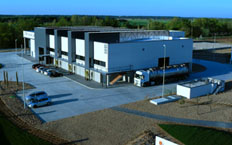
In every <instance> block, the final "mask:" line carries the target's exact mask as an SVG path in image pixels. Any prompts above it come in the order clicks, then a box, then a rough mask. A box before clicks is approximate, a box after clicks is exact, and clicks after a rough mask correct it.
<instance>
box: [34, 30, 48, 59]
mask: <svg viewBox="0 0 232 145" xmlns="http://www.w3.org/2000/svg"><path fill="white" fill-rule="evenodd" d="M39 47H41V48H44V49H45V50H44V51H45V52H46V47H47V36H46V28H42V27H37V28H35V59H36V60H39Z"/></svg>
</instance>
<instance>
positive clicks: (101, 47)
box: [94, 42, 108, 66]
mask: <svg viewBox="0 0 232 145" xmlns="http://www.w3.org/2000/svg"><path fill="white" fill-rule="evenodd" d="M94 59H96V60H100V61H104V62H107V61H108V44H107V43H101V42H94ZM106 66H107V65H106Z"/></svg>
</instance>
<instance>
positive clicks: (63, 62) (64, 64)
mask: <svg viewBox="0 0 232 145" xmlns="http://www.w3.org/2000/svg"><path fill="white" fill-rule="evenodd" d="M60 67H61V68H63V69H65V70H67V71H68V62H65V61H61V65H60Z"/></svg>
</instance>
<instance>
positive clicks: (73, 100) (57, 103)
mask: <svg viewBox="0 0 232 145" xmlns="http://www.w3.org/2000/svg"><path fill="white" fill-rule="evenodd" d="M75 101H78V99H69V100H59V101H54V102H52V105H59V104H65V103H69V102H75Z"/></svg>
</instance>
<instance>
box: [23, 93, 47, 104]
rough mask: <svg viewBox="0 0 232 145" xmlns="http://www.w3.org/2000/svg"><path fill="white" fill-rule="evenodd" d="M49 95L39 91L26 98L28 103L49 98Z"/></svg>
mask: <svg viewBox="0 0 232 145" xmlns="http://www.w3.org/2000/svg"><path fill="white" fill-rule="evenodd" d="M47 96H48V94H47V93H46V92H44V91H38V92H33V93H31V94H29V95H28V96H26V97H25V99H26V101H27V102H29V101H32V100H34V99H36V98H37V97H47Z"/></svg>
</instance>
